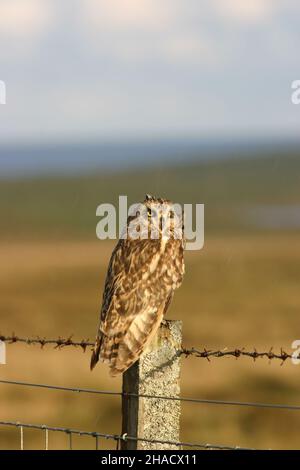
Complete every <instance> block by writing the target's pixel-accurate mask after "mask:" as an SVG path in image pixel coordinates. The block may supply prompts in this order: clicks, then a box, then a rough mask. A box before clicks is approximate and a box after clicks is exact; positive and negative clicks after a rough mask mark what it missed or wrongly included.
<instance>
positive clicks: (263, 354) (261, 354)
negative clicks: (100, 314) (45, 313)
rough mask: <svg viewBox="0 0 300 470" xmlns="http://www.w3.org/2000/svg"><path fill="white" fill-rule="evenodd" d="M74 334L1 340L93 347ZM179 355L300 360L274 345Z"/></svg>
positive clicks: (3, 338)
mask: <svg viewBox="0 0 300 470" xmlns="http://www.w3.org/2000/svg"><path fill="white" fill-rule="evenodd" d="M72 338H73V336H69V337H68V338H62V337H58V338H55V339H47V338H42V337H39V336H37V337H27V338H25V337H20V336H17V335H15V334H12V335H8V336H7V335H2V334H0V341H3V342H4V343H8V344H15V343H23V344H27V345H38V346H40V347H41V348H43V347H44V346H47V345H50V346H53V347H54V348H55V349H62V348H65V347H75V348H81V349H82V350H83V351H84V352H85V351H86V349H87V348H88V347H93V346H94V344H95V343H94V342H91V341H89V339H82V340H80V341H74V340H73V339H72ZM177 353H178V354H179V355H183V356H185V357H189V356H194V357H198V358H204V359H207V360H208V361H209V360H210V359H211V358H221V357H230V356H231V357H234V358H235V359H239V358H241V357H249V358H252V359H253V360H254V361H255V360H256V359H259V358H262V359H263V358H264V359H268V360H269V361H271V360H274V359H278V360H280V361H281V362H282V364H283V363H284V362H285V361H286V360H287V359H295V360H297V359H299V360H300V353H299V354H297V353H295V351H294V352H292V353H288V352H286V351H285V350H284V349H283V348H280V349H279V351H278V352H274V351H273V347H271V348H270V349H268V350H266V351H258V350H257V349H256V348H253V350H247V349H246V348H234V349H228V348H223V349H215V350H212V349H206V348H203V349H199V348H195V347H192V348H182V349H181V350H179V351H177Z"/></svg>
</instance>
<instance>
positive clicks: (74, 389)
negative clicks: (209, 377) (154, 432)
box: [0, 380, 300, 411]
mask: <svg viewBox="0 0 300 470" xmlns="http://www.w3.org/2000/svg"><path fill="white" fill-rule="evenodd" d="M0 384H3V385H20V386H25V387H37V388H45V389H48V390H59V391H67V392H74V393H90V394H96V395H112V396H119V397H125V396H129V397H133V398H147V399H148V398H149V399H151V398H152V399H156V400H170V401H180V402H190V403H200V404H208V405H228V406H245V407H254V408H271V409H282V410H293V411H300V405H288V404H282V403H259V402H246V401H235V400H211V399H206V398H187V397H171V396H164V395H147V394H137V393H124V392H115V391H111V390H96V389H92V388H79V387H62V386H60V385H47V384H39V383H30V382H20V381H16V380H0Z"/></svg>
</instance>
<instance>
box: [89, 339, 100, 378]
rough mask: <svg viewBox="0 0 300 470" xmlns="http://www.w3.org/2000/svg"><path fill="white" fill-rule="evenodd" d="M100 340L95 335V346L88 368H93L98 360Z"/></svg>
mask: <svg viewBox="0 0 300 470" xmlns="http://www.w3.org/2000/svg"><path fill="white" fill-rule="evenodd" d="M101 343H102V340H101V338H99V336H97V338H96V342H95V346H94V349H93V352H92V357H91V364H90V369H91V370H93V369H94V367H95V365H96V364H97V362H98V361H99V356H100V349H101Z"/></svg>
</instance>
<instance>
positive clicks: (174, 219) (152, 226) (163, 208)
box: [143, 194, 184, 239]
mask: <svg viewBox="0 0 300 470" xmlns="http://www.w3.org/2000/svg"><path fill="white" fill-rule="evenodd" d="M143 205H144V206H145V208H146V212H147V222H148V226H149V230H150V231H152V233H154V234H158V237H157V236H156V237H155V236H154V237H152V238H160V237H167V238H177V239H182V238H183V228H184V227H183V213H182V207H181V206H180V205H179V204H174V203H173V202H172V201H170V200H169V199H163V198H160V197H159V198H157V197H155V196H151V195H150V194H146V196H145V200H144V202H143Z"/></svg>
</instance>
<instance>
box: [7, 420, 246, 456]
mask: <svg viewBox="0 0 300 470" xmlns="http://www.w3.org/2000/svg"><path fill="white" fill-rule="evenodd" d="M0 426H13V427H16V428H19V429H20V449H21V450H24V429H25V428H29V429H39V430H41V431H45V450H49V431H52V432H61V433H65V434H67V435H68V436H69V449H70V450H73V442H72V435H79V436H89V437H92V438H94V439H95V441H96V446H95V447H96V450H98V449H99V448H100V446H99V440H100V439H110V440H114V441H116V442H117V446H116V447H117V449H118V448H119V443H120V441H139V442H148V443H151V444H168V445H171V446H174V447H178V448H179V449H182V448H184V447H186V448H190V449H191V448H193V449H207V450H210V449H214V450H255V449H252V448H248V447H238V446H234V447H233V446H223V445H216V444H209V443H205V444H203V443H191V442H180V441H167V440H162V439H144V438H142V437H134V436H128V435H127V434H123V435H120V434H105V433H100V432H97V431H80V430H78V429H72V428H61V427H53V426H47V425H45V424H30V423H21V422H19V421H0Z"/></svg>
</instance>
